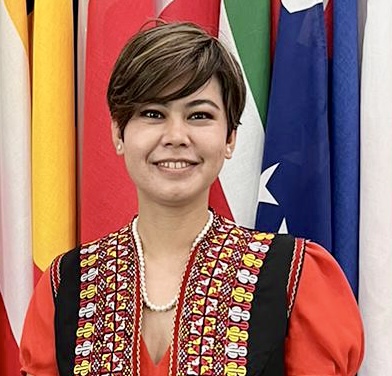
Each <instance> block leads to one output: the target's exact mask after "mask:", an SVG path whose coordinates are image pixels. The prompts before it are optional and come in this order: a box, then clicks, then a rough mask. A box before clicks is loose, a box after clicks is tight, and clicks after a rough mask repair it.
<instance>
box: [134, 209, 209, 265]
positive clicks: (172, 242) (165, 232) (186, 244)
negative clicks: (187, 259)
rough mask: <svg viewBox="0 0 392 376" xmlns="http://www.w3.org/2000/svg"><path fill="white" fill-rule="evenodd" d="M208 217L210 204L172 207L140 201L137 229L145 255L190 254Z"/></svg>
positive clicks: (158, 256) (157, 256)
mask: <svg viewBox="0 0 392 376" xmlns="http://www.w3.org/2000/svg"><path fill="white" fill-rule="evenodd" d="M207 220H208V206H207V203H205V205H204V206H197V207H169V208H168V207H165V208H162V207H154V206H152V205H148V206H144V205H142V204H139V219H138V232H139V235H140V238H141V240H142V243H143V250H144V253H145V255H148V256H149V257H154V258H155V257H156V258H160V257H167V256H170V255H176V256H178V255H180V254H187V253H189V251H190V249H191V246H192V243H193V241H194V240H195V238H196V236H197V235H198V234H199V232H200V231H201V230H202V228H203V227H204V226H205V224H206V222H207Z"/></svg>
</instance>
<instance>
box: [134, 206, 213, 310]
mask: <svg viewBox="0 0 392 376" xmlns="http://www.w3.org/2000/svg"><path fill="white" fill-rule="evenodd" d="M213 219H214V215H213V214H212V212H211V211H210V210H209V211H208V221H207V223H206V224H205V226H204V227H203V228H202V230H201V231H200V232H199V234H198V235H197V236H196V238H195V240H194V241H193V243H192V246H191V250H190V252H189V255H191V254H192V252H193V250H194V249H195V247H196V246H197V244H198V243H199V242H200V241H201V240H202V239H203V238H204V236H205V235H206V234H207V232H208V230H209V229H210V227H211V225H212V221H213ZM137 222H138V217H137V218H135V219H134V221H133V222H132V235H133V238H134V239H135V244H136V251H137V256H138V260H139V268H140V291H141V294H142V298H143V303H144V304H145V306H146V307H147V308H148V309H149V310H151V311H153V312H167V311H170V310H172V309H173V308H174V307H175V306H176V304H177V302H178V295H179V292H177V294H176V296H175V297H174V298H173V299H172V300H171V301H170V302H169V303H167V304H165V305H161V306H159V305H156V304H154V303H152V302H151V301H150V299H149V298H148V295H147V287H146V267H145V262H144V254H143V247H142V241H141V239H140V236H139V233H138V231H137Z"/></svg>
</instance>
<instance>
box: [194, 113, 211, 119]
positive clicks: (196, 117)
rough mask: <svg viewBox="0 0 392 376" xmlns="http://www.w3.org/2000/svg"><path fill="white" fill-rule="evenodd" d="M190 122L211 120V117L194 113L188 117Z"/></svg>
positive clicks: (207, 114)
mask: <svg viewBox="0 0 392 376" xmlns="http://www.w3.org/2000/svg"><path fill="white" fill-rule="evenodd" d="M189 119H191V120H206V119H212V115H211V114H210V113H208V112H195V113H193V114H192V115H191V116H189Z"/></svg>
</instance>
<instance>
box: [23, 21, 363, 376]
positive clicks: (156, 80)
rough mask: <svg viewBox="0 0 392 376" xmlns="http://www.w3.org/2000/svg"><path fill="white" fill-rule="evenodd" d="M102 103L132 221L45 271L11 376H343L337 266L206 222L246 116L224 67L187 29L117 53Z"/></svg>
mask: <svg viewBox="0 0 392 376" xmlns="http://www.w3.org/2000/svg"><path fill="white" fill-rule="evenodd" d="M107 98H108V104H109V109H110V113H111V117H112V137H113V144H114V147H115V149H116V152H117V154H118V155H120V156H122V157H123V158H124V160H125V164H126V166H127V169H128V172H129V175H130V177H131V178H132V180H133V181H134V183H135V185H136V187H137V195H138V203H139V214H138V216H137V217H135V218H134V219H133V220H132V222H131V223H130V224H129V225H126V226H125V227H123V228H122V229H120V230H118V231H116V232H114V233H111V234H109V235H108V236H106V237H103V238H101V239H98V240H96V241H94V242H91V243H89V244H83V245H81V247H80V248H78V249H76V250H73V251H71V252H68V253H66V254H65V255H62V256H60V257H58V258H57V259H56V260H54V261H53V263H52V265H51V267H50V269H49V270H48V271H46V272H45V274H44V275H43V277H42V279H41V281H40V282H39V284H38V286H37V288H36V291H35V293H34V296H33V298H32V301H31V304H30V307H29V311H28V314H27V317H26V322H25V328H24V333H23V338H22V343H21V361H22V373H27V374H30V375H34V376H52V375H71V374H74V375H145V376H146V375H162V376H163V375H165V376H166V375H233V376H234V375H245V374H247V375H273V376H278V375H354V374H355V373H356V371H357V370H358V368H359V365H360V363H361V360H362V355H363V335H362V325H361V320H360V317H359V313H358V309H357V306H356V303H355V300H354V298H353V296H352V294H351V291H350V289H349V286H348V283H347V282H346V280H345V278H344V276H343V274H342V272H341V270H340V269H339V267H338V266H337V264H336V263H335V261H334V260H333V259H332V257H331V256H330V255H329V254H328V253H327V252H326V251H324V250H323V249H322V248H321V247H320V246H318V245H317V244H314V243H312V242H307V241H304V240H303V239H294V238H292V237H291V236H288V235H287V236H282V235H274V234H266V233H260V232H257V231H254V230H249V229H245V228H242V227H239V226H237V225H236V224H234V223H233V222H231V221H229V220H227V219H225V218H223V217H221V216H219V215H218V214H216V213H215V212H214V211H213V210H212V209H209V208H208V195H209V189H210V186H211V184H212V183H213V181H214V180H215V179H216V177H217V176H218V173H219V171H220V169H221V167H222V165H223V162H224V159H228V158H231V156H232V153H233V150H234V147H235V141H236V128H237V126H238V125H239V122H240V117H241V113H242V111H243V108H244V104H245V85H244V80H243V77H242V75H241V71H240V68H239V66H238V64H237V62H236V61H235V59H234V58H233V56H232V55H231V54H230V53H229V52H228V51H227V50H226V49H225V48H224V47H223V46H222V45H221V43H220V42H219V41H218V40H217V39H215V38H213V37H211V36H209V35H208V34H207V33H205V32H204V31H203V30H201V29H199V28H198V27H196V26H195V25H192V24H186V23H183V24H167V25H166V24H165V25H159V26H157V27H155V28H152V29H150V30H146V31H142V32H140V33H139V34H138V35H136V36H135V37H134V38H132V39H131V40H130V41H129V42H128V44H127V45H126V46H125V47H124V49H123V51H122V52H121V54H120V56H119V58H118V60H117V62H116V64H115V67H114V70H113V73H112V76H111V79H110V82H109V88H108V93H107Z"/></svg>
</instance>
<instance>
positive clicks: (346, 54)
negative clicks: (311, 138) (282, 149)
mask: <svg viewBox="0 0 392 376" xmlns="http://www.w3.org/2000/svg"><path fill="white" fill-rule="evenodd" d="M357 8H358V7H357V1H356V0H346V1H336V2H335V3H334V6H333V57H332V98H331V99H332V101H331V110H332V111H331V116H330V118H331V123H330V135H331V182H332V233H333V246H332V251H333V252H332V254H333V255H334V257H335V258H336V260H337V261H338V262H339V264H340V266H341V267H342V269H343V270H344V272H345V274H346V277H347V279H348V280H349V282H350V285H351V287H352V289H353V291H354V293H355V294H356V295H357V294H358V242H359V61H358V17H357V14H358V9H357Z"/></svg>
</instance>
